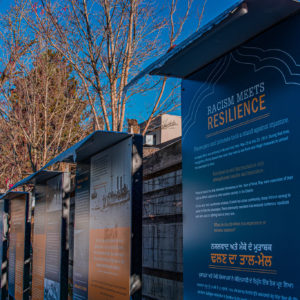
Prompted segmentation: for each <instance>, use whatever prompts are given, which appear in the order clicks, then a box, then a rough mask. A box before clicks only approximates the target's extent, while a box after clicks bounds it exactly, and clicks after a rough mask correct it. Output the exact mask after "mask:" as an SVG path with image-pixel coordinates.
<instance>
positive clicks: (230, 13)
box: [127, 0, 300, 87]
mask: <svg viewBox="0 0 300 300" xmlns="http://www.w3.org/2000/svg"><path fill="white" fill-rule="evenodd" d="M299 11H300V3H299V0H239V1H238V2H237V3H235V5H233V6H232V7H230V8H229V9H228V10H226V11H224V12H223V13H222V14H221V15H219V16H218V17H217V18H215V19H213V20H212V21H211V22H209V23H208V24H207V25H206V26H204V27H203V28H201V29H200V30H198V31H197V32H195V33H194V34H193V35H191V36H190V37H188V38H187V39H186V40H184V41H183V42H182V43H180V44H179V45H178V46H176V47H175V48H174V49H173V50H172V51H170V52H169V53H166V54H165V55H163V56H162V57H160V58H159V59H158V60H156V61H155V62H153V63H152V64H151V65H150V66H148V67H147V68H146V69H145V70H144V71H142V72H141V73H140V74H138V75H137V76H136V77H135V78H134V79H133V80H132V81H131V82H130V83H129V84H128V86H127V87H130V86H131V85H134V84H135V83H136V82H137V81H138V80H139V79H141V78H142V77H144V76H145V75H146V74H151V75H162V76H169V77H177V78H186V77H188V76H189V75H191V74H192V73H194V72H196V71H197V70H199V69H201V68H202V67H204V66H206V65H207V64H209V63H211V62H212V61H214V60H215V59H217V58H219V57H221V56H222V55H224V54H225V53H227V52H229V51H231V50H233V49H234V48H236V47H237V46H239V45H241V44H243V43H244V42H246V41H247V40H249V39H251V38H253V37H254V36H256V35H258V34H259V33H261V32H263V31H265V30H266V29H268V28H270V27H272V26H273V25H275V24H277V23H278V22H280V21H282V20H284V19H285V18H287V17H289V16H290V15H292V14H295V13H297V12H299ZM295 30H298V29H295Z"/></svg>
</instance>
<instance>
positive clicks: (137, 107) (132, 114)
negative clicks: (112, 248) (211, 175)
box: [0, 0, 263, 122]
mask: <svg viewBox="0 0 300 300" xmlns="http://www.w3.org/2000/svg"><path fill="white" fill-rule="evenodd" d="M62 1H63V0H62ZM150 1H151V0H150ZM158 1H161V3H162V7H163V5H164V4H166V3H167V2H166V1H164V0H158ZM237 1H238V0H206V4H205V10H204V15H203V19H202V21H201V27H202V26H204V25H205V24H206V23H208V22H209V21H211V20H212V19H214V18H215V17H217V16H218V15H219V14H220V13H222V12H223V11H224V10H226V9H227V8H229V7H230V6H232V5H233V4H234V3H236V2H237ZM262 1H263V0H262ZM13 2H14V1H13V0H0V13H2V14H4V13H5V12H6V10H7V9H8V8H9V7H10V6H11V5H12V4H13ZM158 3H160V2H158ZM186 3H187V0H178V10H177V11H178V12H179V14H180V12H181V11H185V7H186ZM204 3H205V0H194V3H193V7H192V10H191V13H190V16H189V19H188V21H187V22H186V24H185V27H184V30H183V33H182V35H181V37H180V40H178V41H177V42H176V44H178V43H179V42H181V41H182V40H184V39H186V38H188V36H189V35H191V34H192V33H194V32H195V29H196V24H197V16H198V14H197V11H196V9H195V8H196V6H198V8H200V9H201V8H202V6H203V4H204ZM162 14H163V9H162ZM155 59H156V58H153V60H155ZM150 63H151V61H149V62H147V63H146V64H145V67H146V66H147V64H150ZM141 71H142V70H141ZM155 96H156V95H155V93H147V95H143V96H135V99H133V100H132V101H131V102H129V103H128V106H127V118H135V119H137V120H138V121H139V122H142V121H143V120H145V119H146V118H147V116H148V115H149V111H150V110H151V107H152V104H153V99H154V97H155ZM173 113H174V114H177V115H180V109H177V110H176V111H175V112H173Z"/></svg>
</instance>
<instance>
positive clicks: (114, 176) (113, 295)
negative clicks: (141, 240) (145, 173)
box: [0, 139, 142, 300]
mask: <svg viewBox="0 0 300 300" xmlns="http://www.w3.org/2000/svg"><path fill="white" fill-rule="evenodd" d="M133 181H134V182H136V181H135V180H133V177H132V141H131V139H130V140H125V141H123V142H121V143H119V144H118V145H117V146H114V147H112V148H110V149H109V150H107V151H102V152H100V153H99V154H96V155H95V156H92V157H91V158H90V159H88V160H87V161H86V162H80V163H78V164H77V170H76V178H75V189H74V184H73V186H72V184H71V182H72V180H71V175H70V173H59V172H56V174H55V176H53V177H51V178H49V177H48V179H47V180H45V181H43V182H39V183H38V184H35V188H34V191H33V193H32V194H31V196H30V197H29V194H28V193H18V192H12V193H9V194H7V196H5V199H3V200H1V201H2V202H1V205H2V206H1V207H0V208H1V213H2V215H3V218H1V220H5V217H4V216H7V218H6V219H10V221H9V222H7V224H8V223H9V224H10V230H9V234H8V235H7V237H8V248H7V243H4V242H3V243H2V252H1V255H2V257H1V258H2V261H3V260H5V259H6V255H7V257H8V288H7V287H6V286H5V284H2V286H3V288H2V295H5V294H6V293H8V296H9V299H16V300H17V299H30V298H31V299H32V300H40V299H68V297H72V298H73V299H120V300H121V299H129V286H130V274H131V271H133V270H132V267H131V263H132V262H131V256H132V252H131V249H132V248H133V247H131V242H132V239H131V237H132V230H131V228H132V190H133V185H134V184H132V182H133ZM139 186H140V188H141V186H142V185H141V183H140V184H139ZM136 188H137V186H135V192H134V193H136ZM74 191H75V194H74ZM140 192H141V191H140ZM71 194H72V197H73V196H74V195H75V221H74V227H73V228H71V230H70V226H69V216H70V210H69V207H70V205H69V203H70V197H71ZM133 198H134V197H133ZM5 222H6V221H2V223H1V224H2V227H1V229H2V232H4V231H5V227H7V226H6V224H5ZM30 227H31V228H30ZM70 231H74V232H70ZM30 233H31V234H30ZM72 236H74V240H73V239H72ZM70 244H74V246H73V247H70ZM30 245H31V246H30ZM70 248H72V252H73V253H72V255H71V253H69V252H70ZM73 249H74V250H73ZM30 250H32V251H30ZM6 253H7V254H6ZM30 253H32V256H30ZM69 254H70V255H71V256H72V257H73V279H72V280H71V282H72V281H73V284H72V285H68V278H70V274H68V263H69ZM135 259H136V258H135ZM30 262H31V268H30ZM30 273H31V274H30ZM30 275H32V276H30ZM71 277H72V276H71ZM2 278H3V276H2ZM30 278H31V281H32V282H31V285H30V282H29V279H30ZM69 283H70V282H69ZM30 286H31V288H30ZM70 287H73V288H71V290H70ZM29 297H30V298H29ZM3 299H5V297H3Z"/></svg>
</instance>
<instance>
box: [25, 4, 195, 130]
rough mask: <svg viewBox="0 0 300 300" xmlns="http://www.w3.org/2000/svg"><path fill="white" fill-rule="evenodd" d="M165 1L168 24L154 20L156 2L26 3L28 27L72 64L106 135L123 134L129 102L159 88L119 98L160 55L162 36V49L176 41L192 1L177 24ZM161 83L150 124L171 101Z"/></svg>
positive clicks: (144, 85) (142, 87) (144, 88)
mask: <svg viewBox="0 0 300 300" xmlns="http://www.w3.org/2000/svg"><path fill="white" fill-rule="evenodd" d="M170 1H171V2H170V9H169V20H168V19H166V18H165V17H159V13H158V9H159V8H158V3H157V2H155V1H145V0H66V1H64V2H62V3H58V2H56V1H50V0H40V1H38V2H34V1H33V0H31V2H30V3H31V6H32V12H33V13H32V15H31V16H30V17H29V18H28V23H29V24H30V25H31V26H32V28H33V29H34V30H36V32H37V33H41V34H42V35H43V38H44V39H45V40H47V42H48V43H49V44H50V45H51V46H52V47H53V48H54V49H55V50H56V51H58V52H59V53H61V55H62V56H63V57H64V58H65V59H67V60H68V62H69V63H70V64H72V66H73V68H74V71H76V73H77V76H78V80H79V81H80V85H81V86H83V87H84V88H85V92H86V97H87V99H88V101H89V104H90V106H91V109H92V112H93V115H94V119H95V123H96V128H97V129H99V128H100V124H99V119H101V118H103V120H104V124H105V128H106V129H107V130H113V131H122V130H123V125H124V120H125V113H126V105H127V103H128V101H129V99H130V98H132V97H133V96H134V95H135V94H136V93H143V92H145V91H147V90H149V89H151V88H152V87H153V86H155V87H156V88H157V87H158V84H157V83H153V82H151V83H149V82H148V81H147V82H143V83H142V84H141V85H138V86H136V87H134V88H133V89H131V90H130V91H128V92H127V93H124V87H125V86H126V84H127V83H128V81H129V80H130V79H131V78H133V77H134V76H135V75H136V74H137V73H138V72H140V71H141V70H142V69H143V68H144V67H145V63H146V62H147V61H148V59H150V58H152V59H153V57H156V56H157V55H159V54H161V53H162V52H161V51H162V48H163V47H162V45H163V42H162V40H161V37H162V32H164V33H165V32H166V30H167V31H169V42H168V47H167V49H172V47H174V45H175V44H174V43H175V42H176V40H177V39H178V37H179V36H180V34H181V32H182V29H183V26H184V24H185V22H186V20H187V18H188V16H189V13H190V9H191V6H192V0H188V1H187V6H186V11H185V12H184V14H183V16H181V18H180V20H177V19H176V20H175V16H177V15H176V9H177V0H170ZM164 42H165V41H164ZM164 44H165V43H164ZM166 81H167V79H166V78H164V79H163V80H162V81H159V84H160V92H159V93H158V97H157V99H155V101H154V102H155V104H154V107H153V109H152V112H151V114H150V116H149V119H148V121H149V123H150V122H151V119H152V118H153V117H154V116H155V114H157V112H158V111H161V109H162V108H163V107H164V106H165V105H166V102H167V99H170V98H171V97H170V96H169V97H168V96H165V95H164V91H165V87H166ZM171 94H172V93H171Z"/></svg>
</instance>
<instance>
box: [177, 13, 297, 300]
mask: <svg viewBox="0 0 300 300" xmlns="http://www.w3.org/2000/svg"><path fill="white" fill-rule="evenodd" d="M299 25H300V16H299V15H298V16H294V17H293V18H290V19H289V20H287V21H285V22H283V23H281V24H279V25H277V26H276V27H274V28H272V29H271V30H269V31H267V32H265V33H264V34H261V35H260V36H258V37H256V38H255V39H253V40H251V41H249V42H248V43H247V44H245V45H243V46H242V47H240V48H239V49H237V50H235V51H233V52H232V53H229V54H228V55H226V56H225V57H222V58H220V59H219V60H217V61H215V62H214V63H212V64H210V65H208V66H207V67H205V68H204V69H202V70H201V71H199V72H198V73H196V74H195V75H193V76H192V77H191V78H189V79H186V80H183V83H182V88H183V91H182V115H183V144H182V145H183V148H182V153H183V203H184V217H183V220H184V299H188V300H193V299H201V300H202V299H212V298H211V297H208V296H203V295H198V296H197V287H196V284H197V282H199V283H200V282H201V283H208V284H212V285H221V286H227V287H229V288H240V289H245V290H258V291H263V292H267V293H272V294H280V295H281V294H282V295H286V296H299V295H300V279H299V276H298V274H299V269H300V260H299V259H298V258H297V257H298V253H299V252H300V240H299V234H298V229H299V228H300V219H299V217H298V212H299V203H298V200H299V197H300V192H299V188H298V186H299V183H300V179H299V168H300V160H299V157H298V154H299V146H300V144H299V141H300V134H299V109H300V102H299V95H300V65H299V64H300V40H299V39H298V38H297V36H298V35H299V33H298V30H297V29H296V28H299ZM246 47H248V48H246ZM249 47H252V48H249ZM253 47H255V48H256V49H253ZM266 50H268V51H266ZM209 74H210V75H209ZM209 76H210V77H209ZM207 78H211V79H212V78H213V80H207ZM262 81H264V82H265V94H266V97H265V100H266V102H265V103H266V106H267V109H266V110H265V111H264V112H261V114H265V113H270V116H269V117H268V118H265V119H262V120H259V121H257V122H254V123H251V124H249V125H246V126H242V127H239V128H236V129H235V130H231V131H228V132H225V133H222V134H219V135H216V136H214V137H210V138H206V137H205V136H206V134H208V133H211V132H212V131H217V130H210V131H208V130H207V106H208V105H212V104H214V103H216V102H217V101H220V100H222V99H225V98H227V97H229V96H231V95H235V94H236V93H237V92H240V91H242V90H244V89H247V88H249V87H251V86H253V85H255V84H257V83H260V82H262ZM258 115H259V114H257V115H255V116H258ZM250 118H251V117H250ZM284 118H289V123H288V124H285V125H283V126H281V127H280V128H279V129H278V130H284V129H287V128H289V129H290V135H289V140H288V141H287V142H283V143H280V144H275V145H271V146H267V147H265V148H262V149H256V150H253V151H249V152H245V153H241V154H238V155H234V156H232V157H230V158H226V159H220V160H217V161H216V162H215V166H214V167H209V168H205V169H200V170H198V171H195V170H194V146H200V145H204V144H207V143H209V142H211V141H214V140H217V139H221V138H225V137H230V136H231V135H233V134H236V133H241V132H243V131H245V130H247V129H251V128H256V127H259V126H261V125H263V124H266V123H270V122H272V121H276V120H279V119H284ZM245 120H247V118H243V119H241V121H240V122H243V121H245ZM237 123H239V121H237V122H233V123H231V124H230V125H229V126H232V125H234V124H237ZM223 127H224V126H223ZM224 128H225V127H224ZM278 130H270V129H269V130H268V131H266V132H264V133H262V134H254V135H253V136H252V137H253V139H254V138H257V137H261V135H265V134H269V133H271V132H277V131H278ZM246 140H248V138H247V137H243V138H240V139H239V142H244V141H246ZM234 144H236V142H235V141H233V142H228V143H227V144H225V145H226V146H230V145H234ZM223 147H224V145H222V146H221V148H223ZM217 149H218V147H213V148H210V149H209V150H207V151H215V150H217ZM199 153H200V152H199ZM201 153H202V152H201ZM258 161H264V163H265V165H264V167H263V168H264V173H262V174H258V175H256V176H248V177H246V178H244V179H242V178H240V179H231V180H227V181H224V182H219V183H218V182H217V183H212V172H213V171H218V170H224V169H229V168H232V167H236V166H241V165H245V164H251V163H255V162H258ZM286 175H293V176H294V180H293V181H288V182H284V183H281V184H269V185H265V186H264V185H261V186H259V187H257V188H255V190H254V192H253V193H252V194H251V197H257V196H265V195H275V194H283V193H287V192H290V193H291V194H292V197H291V198H290V199H289V200H290V204H289V205H286V206H281V207H266V208H252V209H245V210H239V211H237V213H236V215H235V216H233V217H219V218H214V219H209V218H207V219H205V218H203V219H196V218H195V202H196V200H195V192H196V191H201V190H207V189H211V188H218V187H222V186H230V185H236V184H243V183H248V182H251V181H257V180H265V179H270V178H277V177H282V176H286ZM246 197H248V198H250V196H247V195H246V196H245V197H243V198H246ZM231 199H232V200H234V199H241V197H239V196H237V197H232V198H231ZM226 200H228V198H226ZM210 201H212V202H217V201H216V199H210ZM241 221H247V222H250V221H266V225H264V226H253V227H247V226H244V227H237V229H236V231H235V232H231V233H214V232H213V228H214V227H213V226H214V222H218V223H224V222H241ZM240 241H243V242H252V243H270V244H273V266H272V269H276V270H277V271H278V274H277V275H269V274H256V273H250V272H249V273H246V272H236V271H225V270H211V269H209V268H208V265H209V263H210V253H211V250H210V244H211V243H234V242H240ZM228 253H231V252H228ZM238 254H239V253H238ZM246 254H249V253H246ZM199 272H204V273H220V274H224V275H233V276H236V275H238V276H242V277H247V276H248V277H256V278H267V279H268V278H270V279H272V280H276V281H284V280H285V281H287V282H294V283H295V285H296V286H295V289H294V290H293V291H291V290H289V289H280V290H276V289H274V288H271V287H264V286H258V287H256V286H251V285H247V284H237V283H233V282H229V281H228V282H227V281H217V280H209V279H205V280H204V279H201V281H200V280H198V273H199ZM216 292H218V291H216ZM226 294H227V295H231V294H230V293H226ZM231 296H240V297H243V295H241V294H232V295H231ZM244 297H246V296H244Z"/></svg>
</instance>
